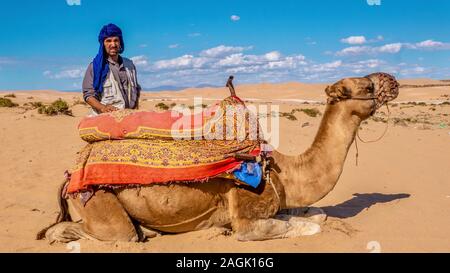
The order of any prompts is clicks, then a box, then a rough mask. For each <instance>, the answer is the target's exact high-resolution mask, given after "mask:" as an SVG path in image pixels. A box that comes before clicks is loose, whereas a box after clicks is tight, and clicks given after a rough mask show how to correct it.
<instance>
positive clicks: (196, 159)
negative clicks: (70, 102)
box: [67, 96, 265, 194]
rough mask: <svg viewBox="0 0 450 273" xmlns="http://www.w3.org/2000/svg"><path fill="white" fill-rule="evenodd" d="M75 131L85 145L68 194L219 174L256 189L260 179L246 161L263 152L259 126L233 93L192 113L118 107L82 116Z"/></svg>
mask: <svg viewBox="0 0 450 273" xmlns="http://www.w3.org/2000/svg"><path fill="white" fill-rule="evenodd" d="M78 130H79V133H80V137H81V138H82V139H83V140H85V141H86V142H88V144H87V145H86V146H85V147H84V148H83V149H82V151H80V153H79V154H78V157H77V160H76V164H75V168H74V169H73V170H72V171H71V176H70V182H69V185H68V187H67V193H69V194H73V193H78V192H83V191H90V190H92V187H94V186H107V187H117V186H141V185H149V184H152V183H179V182H184V183H193V182H206V181H208V180H209V179H211V178H213V177H217V176H222V177H226V178H230V177H234V178H235V179H238V178H237V177H239V178H241V179H243V180H246V179H247V180H249V181H250V180H251V183H250V185H252V186H254V187H257V185H258V183H259V182H258V179H259V180H261V170H258V166H259V163H256V164H247V163H248V162H249V161H250V163H251V162H253V163H255V162H256V160H257V159H260V158H261V155H262V154H265V153H262V152H261V144H262V143H264V141H263V140H262V135H261V133H260V132H261V130H260V128H259V123H258V120H257V117H256V116H254V115H252V113H250V111H248V109H247V108H246V106H245V104H244V102H243V101H242V100H241V99H239V98H238V97H237V96H230V97H228V98H226V99H224V100H222V101H220V102H218V103H216V104H214V105H212V106H211V107H208V108H206V109H204V110H203V111H201V113H194V114H192V115H184V114H182V113H180V112H177V111H166V112H163V113H157V112H150V111H136V110H120V111H116V112H112V113H105V114H101V115H99V116H95V117H86V118H84V119H83V120H82V121H81V122H80V124H79V126H78ZM255 168H256V169H255ZM233 173H234V174H236V175H234V176H233V175H232V174H233ZM255 176H256V178H255ZM258 177H259V178H258ZM249 178H251V179H249Z"/></svg>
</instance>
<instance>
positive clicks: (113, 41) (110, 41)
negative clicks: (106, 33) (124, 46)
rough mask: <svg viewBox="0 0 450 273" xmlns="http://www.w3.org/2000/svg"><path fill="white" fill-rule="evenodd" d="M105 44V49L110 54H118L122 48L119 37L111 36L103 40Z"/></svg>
mask: <svg viewBox="0 0 450 273" xmlns="http://www.w3.org/2000/svg"><path fill="white" fill-rule="evenodd" d="M103 44H104V46H105V51H106V53H107V54H108V55H109V56H117V55H118V54H119V50H120V39H119V37H109V38H106V39H105V41H104V42H103Z"/></svg>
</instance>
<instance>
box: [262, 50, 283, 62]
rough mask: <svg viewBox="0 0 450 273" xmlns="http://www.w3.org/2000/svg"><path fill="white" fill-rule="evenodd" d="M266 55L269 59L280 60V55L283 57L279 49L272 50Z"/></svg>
mask: <svg viewBox="0 0 450 273" xmlns="http://www.w3.org/2000/svg"><path fill="white" fill-rule="evenodd" d="M264 57H265V58H266V59H267V60H268V61H278V60H279V59H280V57H281V54H280V52H278V51H272V52H269V53H266V54H264Z"/></svg>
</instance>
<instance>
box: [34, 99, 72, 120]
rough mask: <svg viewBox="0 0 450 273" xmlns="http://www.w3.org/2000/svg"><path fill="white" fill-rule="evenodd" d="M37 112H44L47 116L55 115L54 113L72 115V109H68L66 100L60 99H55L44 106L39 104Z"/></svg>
mask: <svg viewBox="0 0 450 273" xmlns="http://www.w3.org/2000/svg"><path fill="white" fill-rule="evenodd" d="M38 113H39V114H45V115H47V116H55V115H59V114H62V115H68V116H72V115H73V114H72V111H71V110H70V109H69V105H68V104H67V102H66V101H64V100H62V99H60V98H59V99H57V100H56V101H54V102H52V104H50V105H48V106H45V105H41V106H40V107H39V109H38Z"/></svg>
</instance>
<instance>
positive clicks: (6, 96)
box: [4, 94, 16, 98]
mask: <svg viewBox="0 0 450 273" xmlns="http://www.w3.org/2000/svg"><path fill="white" fill-rule="evenodd" d="M4 97H5V98H15V97H16V95H15V94H8V95H5V96H4Z"/></svg>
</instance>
